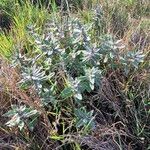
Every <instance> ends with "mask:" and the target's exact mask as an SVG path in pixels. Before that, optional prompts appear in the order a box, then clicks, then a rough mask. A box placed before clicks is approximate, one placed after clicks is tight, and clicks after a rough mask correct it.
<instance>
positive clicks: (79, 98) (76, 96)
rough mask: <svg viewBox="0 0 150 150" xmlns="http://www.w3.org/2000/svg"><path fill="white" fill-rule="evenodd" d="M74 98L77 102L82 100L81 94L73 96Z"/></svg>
mask: <svg viewBox="0 0 150 150" xmlns="http://www.w3.org/2000/svg"><path fill="white" fill-rule="evenodd" d="M74 97H75V98H77V99H78V100H82V94H81V93H77V94H75V95H74Z"/></svg>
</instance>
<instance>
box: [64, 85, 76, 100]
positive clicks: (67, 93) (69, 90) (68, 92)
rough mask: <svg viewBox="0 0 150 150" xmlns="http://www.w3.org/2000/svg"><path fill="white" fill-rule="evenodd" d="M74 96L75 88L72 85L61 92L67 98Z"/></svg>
mask: <svg viewBox="0 0 150 150" xmlns="http://www.w3.org/2000/svg"><path fill="white" fill-rule="evenodd" d="M71 96H73V90H72V88H71V87H66V88H65V89H64V90H63V91H62V92H61V97H62V98H64V99H66V98H69V97H71Z"/></svg>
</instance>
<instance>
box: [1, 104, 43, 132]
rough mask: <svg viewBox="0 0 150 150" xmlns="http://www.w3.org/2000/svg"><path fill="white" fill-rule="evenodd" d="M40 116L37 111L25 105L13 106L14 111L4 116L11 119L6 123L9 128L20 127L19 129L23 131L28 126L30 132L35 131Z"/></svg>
mask: <svg viewBox="0 0 150 150" xmlns="http://www.w3.org/2000/svg"><path fill="white" fill-rule="evenodd" d="M39 114H40V113H39V112H38V111H37V110H35V109H32V108H30V107H26V106H25V105H21V106H17V105H13V106H12V110H9V111H8V112H7V113H5V114H4V115H3V116H5V117H11V119H10V120H9V121H8V122H7V123H6V125H7V126H9V127H14V126H18V127H19V129H20V130H22V129H23V128H24V127H25V126H26V127H28V128H29V129H30V130H33V128H34V125H35V124H36V121H37V118H38V116H39Z"/></svg>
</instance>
